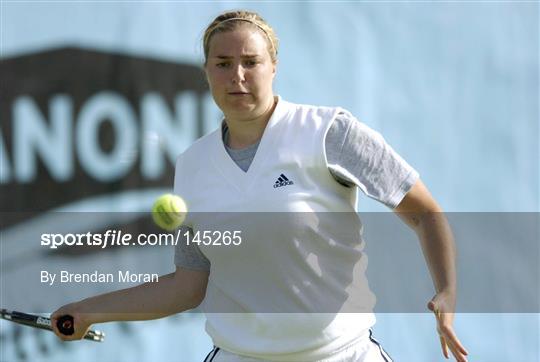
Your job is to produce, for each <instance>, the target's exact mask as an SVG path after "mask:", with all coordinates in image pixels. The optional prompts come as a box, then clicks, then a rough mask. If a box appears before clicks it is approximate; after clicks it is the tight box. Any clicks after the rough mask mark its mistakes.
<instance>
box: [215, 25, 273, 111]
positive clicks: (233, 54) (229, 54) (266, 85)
mask: <svg viewBox="0 0 540 362" xmlns="http://www.w3.org/2000/svg"><path fill="white" fill-rule="evenodd" d="M205 70H206V77H207V79H208V83H209V84H210V91H211V92H212V96H213V97H214V100H215V102H216V104H217V105H218V107H219V108H220V109H221V110H222V111H223V113H224V114H225V117H226V118H228V119H235V120H251V119H255V118H257V117H260V116H261V115H263V114H264V113H265V112H266V111H268V109H269V107H271V106H272V105H273V93H272V82H273V80H274V75H275V73H276V67H275V64H274V63H272V60H271V58H270V54H269V53H268V43H267V40H266V35H265V34H263V33H262V32H261V31H259V30H256V29H253V27H251V26H248V25H240V26H239V27H237V28H236V29H235V30H232V31H227V32H224V33H217V34H215V35H213V36H212V38H211V39H210V44H209V49H208V59H207V63H206V67H205Z"/></svg>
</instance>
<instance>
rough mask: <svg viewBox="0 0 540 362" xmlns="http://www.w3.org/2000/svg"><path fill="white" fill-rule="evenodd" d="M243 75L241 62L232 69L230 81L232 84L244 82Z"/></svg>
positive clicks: (243, 70) (244, 73)
mask: <svg viewBox="0 0 540 362" xmlns="http://www.w3.org/2000/svg"><path fill="white" fill-rule="evenodd" d="M245 75H246V72H245V69H244V67H243V66H242V65H241V64H239V65H237V66H236V67H235V68H234V70H233V75H232V82H233V83H234V84H236V83H242V82H244V81H245Z"/></svg>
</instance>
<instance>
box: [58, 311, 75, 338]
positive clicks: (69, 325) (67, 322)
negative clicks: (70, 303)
mask: <svg viewBox="0 0 540 362" xmlns="http://www.w3.org/2000/svg"><path fill="white" fill-rule="evenodd" d="M56 327H57V328H58V330H59V331H60V333H62V334H63V335H66V336H71V335H72V334H73V333H75V328H74V326H73V317H72V316H70V315H68V314H66V315H63V316H61V317H60V318H58V320H57V321H56Z"/></svg>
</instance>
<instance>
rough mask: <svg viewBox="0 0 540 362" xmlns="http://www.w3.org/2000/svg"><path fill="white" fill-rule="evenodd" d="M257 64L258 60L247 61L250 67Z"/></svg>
mask: <svg viewBox="0 0 540 362" xmlns="http://www.w3.org/2000/svg"><path fill="white" fill-rule="evenodd" d="M256 64H257V61H256V60H248V61H246V65H247V66H248V67H253V66H254V65H256Z"/></svg>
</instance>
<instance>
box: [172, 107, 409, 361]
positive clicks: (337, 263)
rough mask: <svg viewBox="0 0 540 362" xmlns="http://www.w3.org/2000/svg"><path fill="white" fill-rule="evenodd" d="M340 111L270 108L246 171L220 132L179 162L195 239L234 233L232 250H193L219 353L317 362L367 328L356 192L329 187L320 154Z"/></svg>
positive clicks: (394, 194)
mask: <svg viewBox="0 0 540 362" xmlns="http://www.w3.org/2000/svg"><path fill="white" fill-rule="evenodd" d="M340 112H341V113H342V112H343V110H341V109H339V108H327V107H314V106H306V105H297V104H292V103H288V102H286V101H284V100H282V99H279V100H278V104H277V106H276V108H275V110H274V113H273V115H272V117H271V118H270V120H269V122H268V125H267V127H266V129H265V131H264V134H263V137H262V139H261V141H260V144H259V146H258V149H257V153H256V154H255V157H254V159H253V161H252V163H251V165H250V167H249V169H248V170H247V172H244V171H243V170H241V169H240V168H239V167H238V166H237V165H236V163H235V162H234V161H233V160H232V159H231V157H230V156H229V154H228V153H227V151H226V149H225V146H224V144H223V141H222V134H221V129H218V130H216V131H215V132H213V133H211V134H209V135H208V136H205V137H203V138H201V139H200V140H198V141H197V142H195V143H194V144H193V145H192V146H191V147H190V148H189V149H188V150H186V151H185V152H184V153H183V154H182V155H180V156H179V158H178V161H177V164H176V174H175V186H174V191H175V193H176V194H178V195H180V196H182V197H183V198H184V199H185V200H186V203H187V206H188V210H189V214H188V217H187V219H186V223H185V224H186V225H188V226H190V227H191V228H192V229H193V231H194V232H195V233H196V232H197V231H199V232H201V235H200V236H199V237H200V238H201V239H202V233H203V232H204V231H208V232H211V233H214V234H213V235H218V236H219V235H220V233H221V234H224V232H225V231H229V232H233V231H240V233H241V244H240V245H237V246H231V245H229V246H225V245H199V249H200V251H201V252H202V253H203V254H204V256H205V257H206V258H207V259H208V260H209V261H210V277H209V282H208V287H207V294H206V297H205V300H204V301H203V304H202V306H201V307H202V309H203V310H204V311H205V313H206V316H207V323H206V330H207V332H208V333H209V335H210V336H211V338H212V340H213V341H214V344H215V345H216V346H219V347H221V348H223V349H225V350H229V351H231V352H234V353H237V354H241V355H247V356H251V357H255V358H261V359H266V360H271V361H306V360H319V359H324V358H326V357H328V356H330V355H331V354H333V353H335V352H336V351H339V350H340V349H342V348H346V347H347V346H348V345H350V344H351V343H354V341H355V340H356V339H358V338H359V337H361V336H362V335H363V334H365V332H366V330H367V329H369V328H370V327H371V326H372V325H373V324H374V323H375V317H374V315H373V314H372V312H371V311H372V308H373V306H374V303H375V297H374V295H373V294H372V293H371V292H370V290H369V286H368V283H367V280H366V278H365V269H366V267H367V256H366V255H365V253H363V248H364V242H363V240H362V238H361V229H362V225H361V222H360V220H359V219H358V217H357V214H356V212H355V206H356V201H357V191H356V190H357V189H356V188H350V187H344V186H343V185H341V184H339V183H338V182H336V179H335V178H334V177H333V176H332V174H331V173H330V172H329V169H328V162H327V159H326V153H325V136H326V133H327V132H328V129H329V127H330V125H331V124H332V122H333V120H334V119H335V117H336V115H337V114H339V113H340ZM394 158H396V157H394ZM398 159H399V157H398ZM402 163H403V164H404V161H403V162H402ZM406 166H407V165H402V168H407V167H406ZM366 167H373V165H371V166H370V165H366ZM409 168H410V166H409ZM401 171H402V170H401ZM401 174H403V172H401ZM371 176H373V175H371ZM417 177H418V174H417V173H416V172H415V171H414V170H413V169H412V168H410V169H409V170H408V172H407V173H406V175H405V176H402V180H391V181H392V182H391V183H390V184H396V185H397V186H396V190H390V189H389V190H387V193H388V195H387V196H388V197H389V198H394V199H396V198H399V199H401V198H402V197H403V195H404V194H405V193H406V191H407V190H408V189H409V188H410V186H411V185H412V184H413V183H414V180H415V179H416V178H417ZM374 179H375V180H376V179H377V175H375V177H374ZM222 241H223V240H222Z"/></svg>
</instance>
